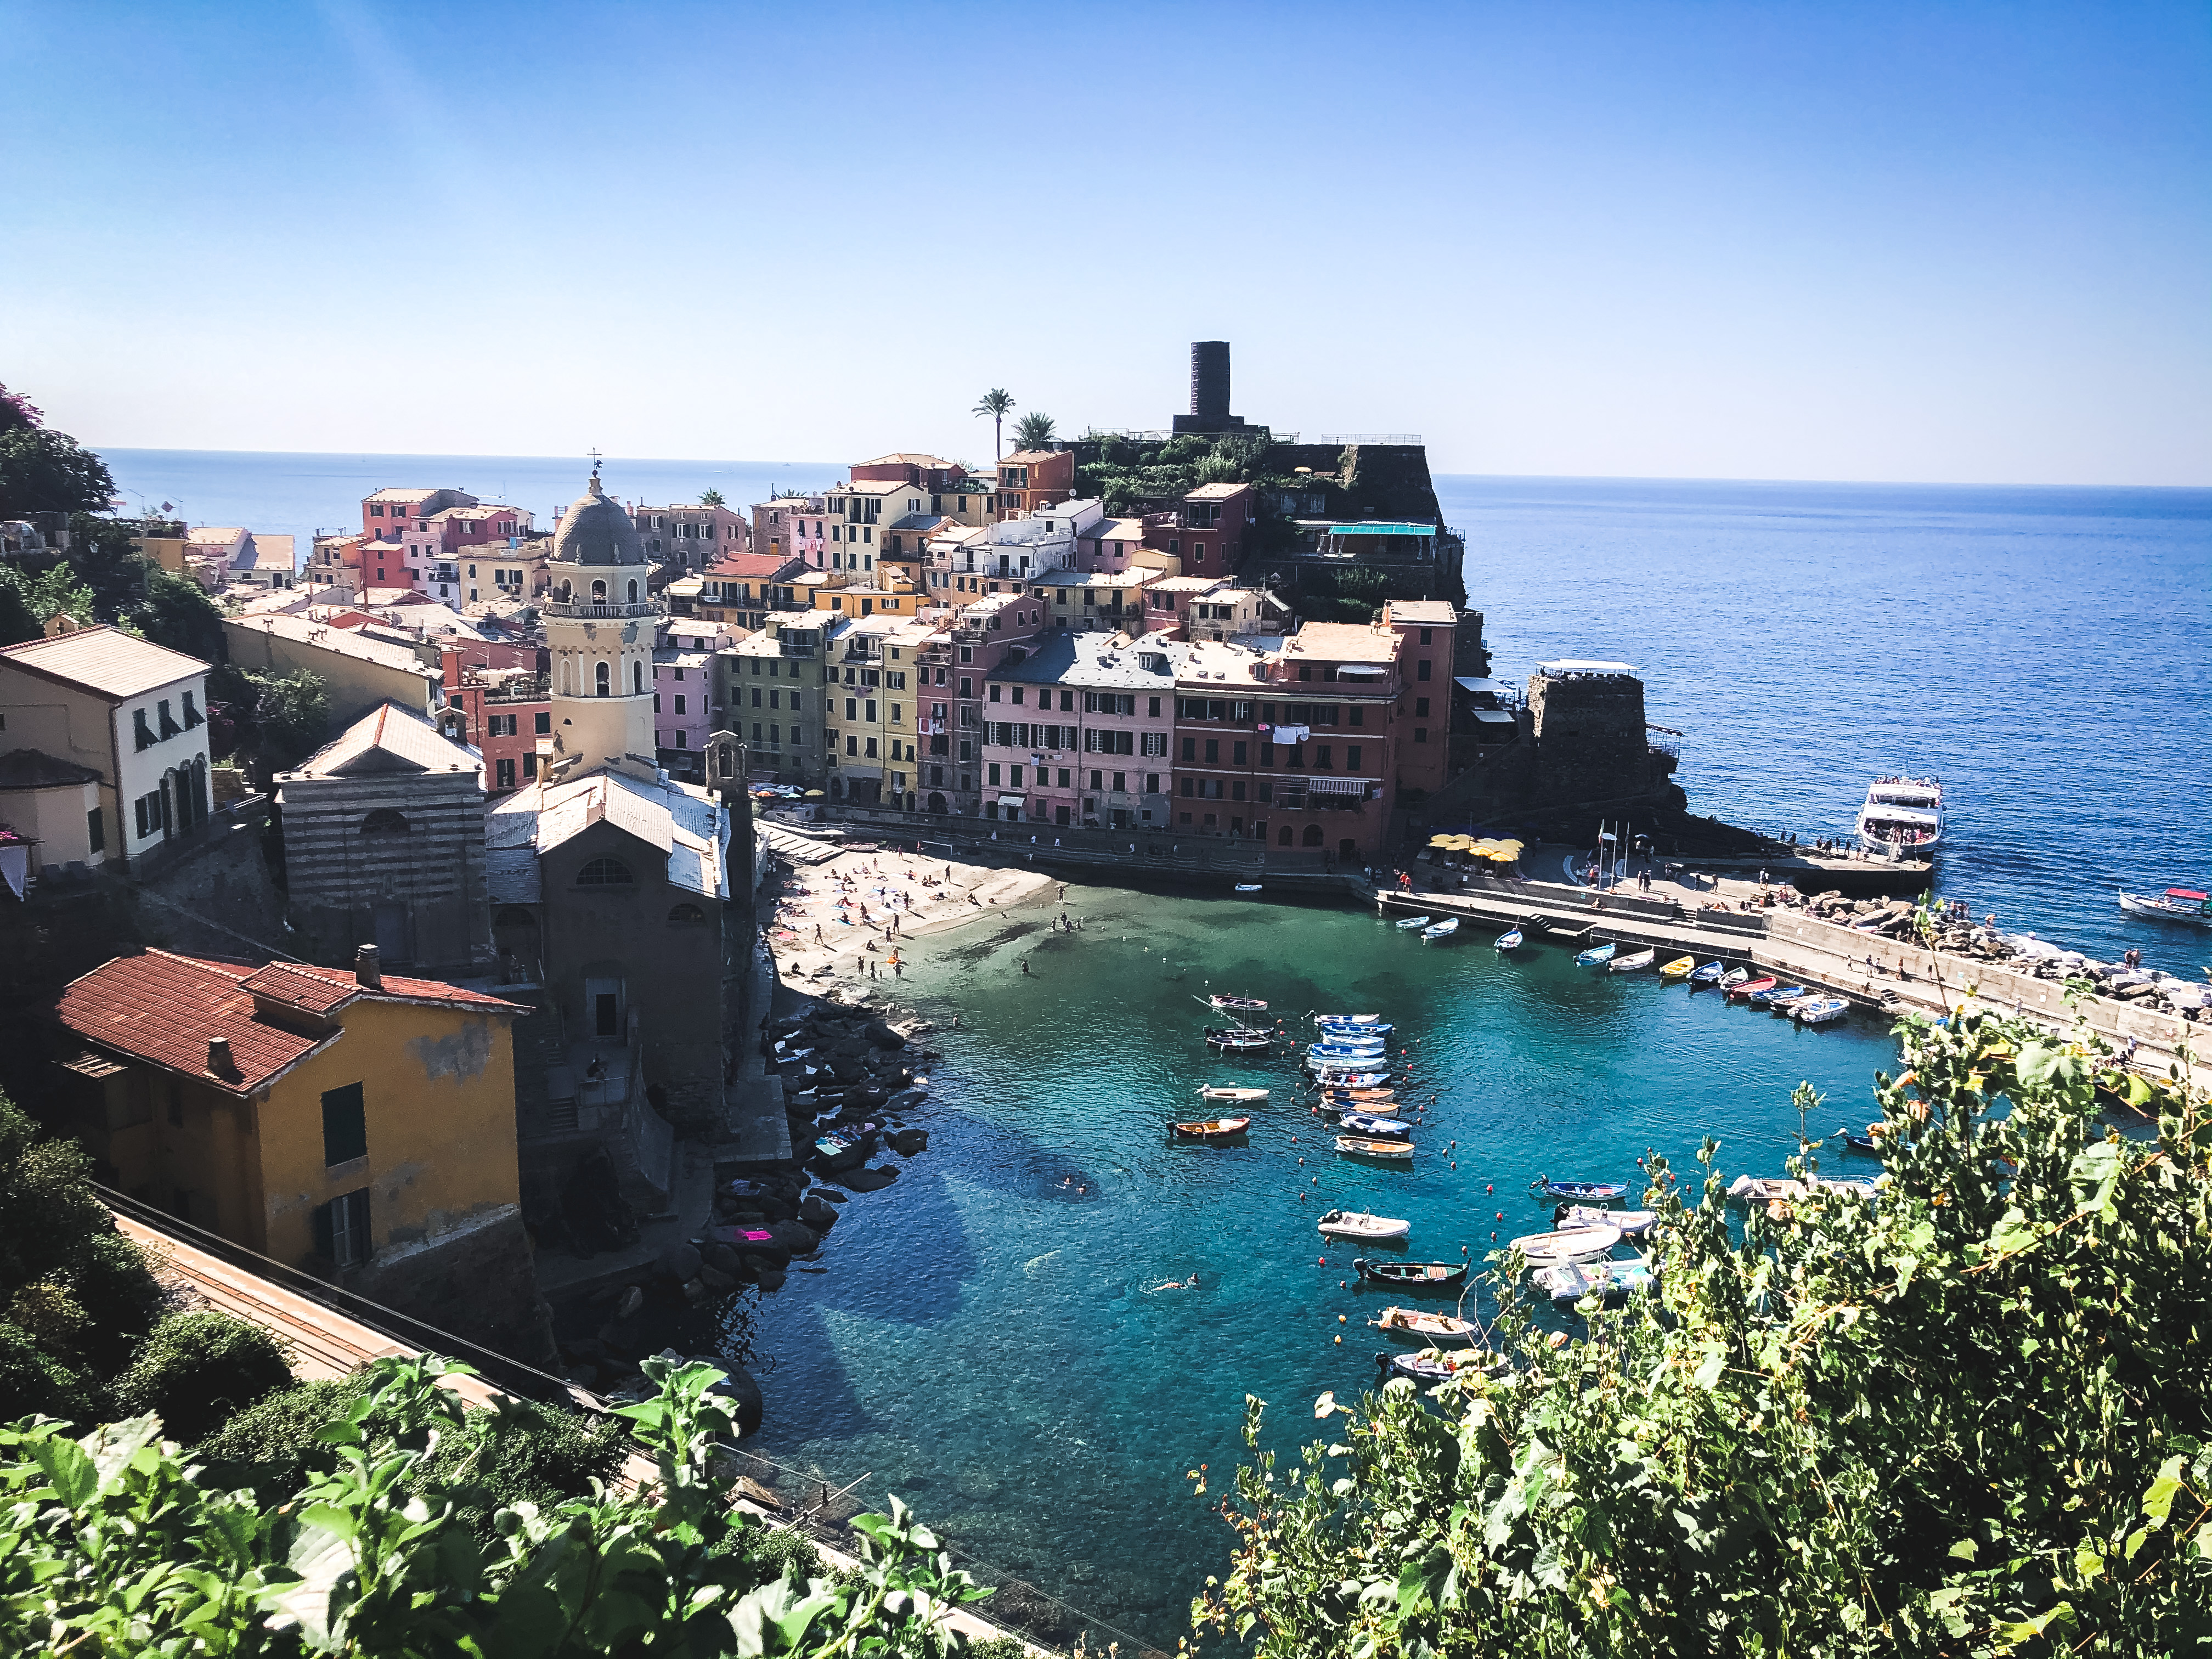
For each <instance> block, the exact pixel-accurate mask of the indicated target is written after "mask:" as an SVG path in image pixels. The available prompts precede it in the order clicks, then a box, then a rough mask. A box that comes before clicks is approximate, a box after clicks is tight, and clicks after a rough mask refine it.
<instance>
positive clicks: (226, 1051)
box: [207, 1037, 238, 1077]
mask: <svg viewBox="0 0 2212 1659" xmlns="http://www.w3.org/2000/svg"><path fill="white" fill-rule="evenodd" d="M207 1068H208V1070H209V1071H210V1072H212V1073H215V1074H216V1076H217V1077H236V1076H237V1075H238V1064H237V1062H236V1061H235V1060H232V1059H231V1057H230V1039H229V1038H228V1037H210V1038H209V1039H208V1064H207Z"/></svg>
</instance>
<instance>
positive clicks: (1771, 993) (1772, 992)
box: [1744, 985, 1805, 1008]
mask: <svg viewBox="0 0 2212 1659" xmlns="http://www.w3.org/2000/svg"><path fill="white" fill-rule="evenodd" d="M1804 994H1805V987H1803V986H1802V985H1770V986H1768V987H1766V988H1765V990H1764V991H1753V993H1752V994H1750V995H1749V996H1747V997H1746V998H1745V999H1744V1000H1745V1001H1746V1002H1755V1003H1757V1004H1758V1005H1759V1006H1760V1007H1762V1008H1763V1007H1765V1006H1766V1005H1767V1004H1768V1003H1770V1002H1780V1001H1781V1000H1784V998H1785V997H1786V998H1790V999H1795V998H1797V997H1802V996H1803V995H1804Z"/></svg>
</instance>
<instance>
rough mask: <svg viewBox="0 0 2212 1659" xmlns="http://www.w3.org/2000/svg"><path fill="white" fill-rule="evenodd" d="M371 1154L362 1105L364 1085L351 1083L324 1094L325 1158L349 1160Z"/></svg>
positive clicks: (328, 1160) (327, 1162) (328, 1161)
mask: <svg viewBox="0 0 2212 1659" xmlns="http://www.w3.org/2000/svg"><path fill="white" fill-rule="evenodd" d="M366 1157H368V1118H367V1117H366V1115H364V1113H363V1111H362V1100H361V1085H359V1084H358V1083H349V1084H347V1085H346V1086H345V1087H344V1088H343V1089H332V1090H331V1091H329V1092H328V1093H327V1094H325V1095H324V1097H323V1162H324V1164H325V1165H331V1164H347V1163H350V1162H351V1161H352V1160H354V1159H355V1158H366Z"/></svg>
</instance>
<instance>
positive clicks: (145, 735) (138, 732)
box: [131, 708, 154, 836]
mask: <svg viewBox="0 0 2212 1659" xmlns="http://www.w3.org/2000/svg"><path fill="white" fill-rule="evenodd" d="M131 739H132V741H133V742H135V743H136V744H137V746H138V747H139V748H141V749H151V748H152V747H153V746H154V728H153V727H152V726H149V725H147V724H146V711H145V710H144V709H143V708H134V709H132V710H131ZM138 833H139V834H140V835H142V836H143V835H144V834H145V833H146V832H145V831H144V830H143V829H142V830H140V831H139V832H138Z"/></svg>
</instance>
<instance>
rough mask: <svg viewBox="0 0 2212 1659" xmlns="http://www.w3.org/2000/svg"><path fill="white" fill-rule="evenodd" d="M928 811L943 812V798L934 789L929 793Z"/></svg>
mask: <svg viewBox="0 0 2212 1659" xmlns="http://www.w3.org/2000/svg"><path fill="white" fill-rule="evenodd" d="M929 810H930V811H933V812H942V811H944V810H945V797H944V796H943V795H941V794H939V793H938V792H937V791H936V790H934V789H933V790H931V791H930V792H929Z"/></svg>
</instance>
